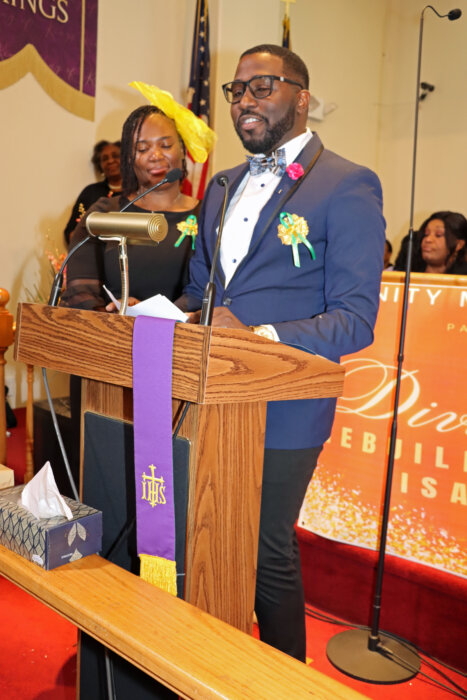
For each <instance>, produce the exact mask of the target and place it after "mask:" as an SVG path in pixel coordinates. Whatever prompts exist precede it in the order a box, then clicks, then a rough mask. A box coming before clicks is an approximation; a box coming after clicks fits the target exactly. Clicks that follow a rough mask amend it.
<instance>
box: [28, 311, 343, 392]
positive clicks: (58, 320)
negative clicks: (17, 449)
mask: <svg viewBox="0 0 467 700" xmlns="http://www.w3.org/2000/svg"><path fill="white" fill-rule="evenodd" d="M133 324H134V319H133V318H129V317H126V316H118V315H114V314H106V313H96V312H93V311H78V310H76V309H60V308H59V309H56V308H51V307H49V306H44V305H41V304H20V305H19V307H18V320H17V325H18V327H19V328H20V329H21V332H20V333H18V334H17V337H16V345H15V358H16V360H17V361H21V362H25V363H26V364H34V365H38V366H40V367H49V368H53V369H55V370H58V371H61V372H67V373H70V374H78V375H79V376H81V377H87V378H89V379H96V380H99V381H101V382H107V383H109V384H116V385H120V386H125V387H131V386H132V366H131V349H132V328H133ZM343 381H344V369H343V368H342V367H340V365H337V364H336V363H334V362H331V361H329V360H327V359H325V358H323V357H320V356H318V355H311V354H309V353H305V352H302V351H301V350H298V349H296V348H292V347H289V346H288V345H283V344H281V343H274V342H272V341H270V340H267V339H265V338H260V337H259V336H256V335H254V334H253V333H250V332H248V331H232V330H230V329H225V328H211V327H208V328H206V327H201V326H194V325H190V324H184V323H178V324H177V325H176V328H175V338H174V354H173V376H172V388H173V396H174V398H178V399H185V400H187V401H194V402H196V403H212V404H218V403H233V402H237V401H247V402H248V401H253V402H255V401H257V400H258V397H260V398H261V400H263V401H279V400H283V399H288V400H291V399H305V398H317V397H322V396H340V394H341V393H342V387H343Z"/></svg>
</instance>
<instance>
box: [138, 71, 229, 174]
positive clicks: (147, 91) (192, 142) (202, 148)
mask: <svg viewBox="0 0 467 700" xmlns="http://www.w3.org/2000/svg"><path fill="white" fill-rule="evenodd" d="M130 86H131V87H134V88H136V90H139V91H140V93H141V94H142V95H144V97H146V99H147V100H149V102H150V103H151V104H152V105H154V106H155V107H158V108H159V109H160V110H162V112H164V114H166V115H167V116H168V117H169V118H170V119H173V120H174V122H175V126H176V127H177V131H178V133H179V134H180V136H181V138H182V140H183V143H184V144H185V146H186V147H187V149H188V151H189V152H190V155H191V157H192V158H193V160H195V161H196V162H197V163H204V162H205V161H206V159H207V157H208V155H209V151H210V150H211V149H212V147H213V146H214V143H215V141H216V139H217V136H216V134H215V133H214V131H213V130H212V129H211V128H210V127H209V126H208V125H207V124H206V123H205V122H203V120H202V119H200V118H199V117H197V116H196V114H193V112H192V111H191V110H189V109H187V108H186V107H183V106H182V105H180V104H178V102H176V101H175V100H174V98H173V97H172V95H171V94H170V92H166V91H165V90H159V88H157V87H156V86H155V85H148V84H147V83H141V82H139V81H137V80H135V81H133V82H132V83H130Z"/></svg>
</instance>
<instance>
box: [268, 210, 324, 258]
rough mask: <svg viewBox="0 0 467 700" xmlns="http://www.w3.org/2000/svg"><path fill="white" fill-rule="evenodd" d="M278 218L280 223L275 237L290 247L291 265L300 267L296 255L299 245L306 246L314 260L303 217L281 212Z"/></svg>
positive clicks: (313, 252) (297, 255) (306, 225)
mask: <svg viewBox="0 0 467 700" xmlns="http://www.w3.org/2000/svg"><path fill="white" fill-rule="evenodd" d="M279 218H280V220H281V223H280V224H279V226H278V227H277V231H278V233H277V235H278V236H279V238H280V239H281V242H282V243H283V244H284V245H291V246H292V255H293V264H294V265H295V267H300V256H299V254H298V244H299V243H303V244H304V245H306V247H307V248H308V250H309V251H310V255H311V257H312V259H313V260H315V259H316V255H315V251H314V250H313V246H312V245H311V243H310V242H309V241H308V240H307V238H306V237H307V235H308V224H307V222H306V220H305V219H304V218H303V216H297V214H289V213H288V212H286V211H283V212H282V213H281V214H280V215H279Z"/></svg>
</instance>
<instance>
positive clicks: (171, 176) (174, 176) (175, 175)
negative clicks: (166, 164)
mask: <svg viewBox="0 0 467 700" xmlns="http://www.w3.org/2000/svg"><path fill="white" fill-rule="evenodd" d="M182 177H183V173H182V171H181V170H180V168H174V169H173V170H169V172H168V173H167V175H166V177H165V181H166V182H175V180H181V179H182Z"/></svg>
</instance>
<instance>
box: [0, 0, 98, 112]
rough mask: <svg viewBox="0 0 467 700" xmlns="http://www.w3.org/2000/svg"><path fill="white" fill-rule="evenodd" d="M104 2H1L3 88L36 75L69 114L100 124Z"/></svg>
mask: <svg viewBox="0 0 467 700" xmlns="http://www.w3.org/2000/svg"><path fill="white" fill-rule="evenodd" d="M97 3H98V0H0V88H7V87H9V86H10V85H13V84H14V83H16V82H17V81H18V80H20V79H21V78H22V77H23V76H24V75H26V74H27V73H32V74H33V75H34V77H35V78H36V80H37V81H38V82H39V83H40V85H41V86H42V87H43V89H44V90H45V91H46V92H47V94H48V95H49V96H50V97H52V99H54V100H55V101H56V102H58V104H60V105H61V106H62V107H64V108H65V109H67V110H68V111H70V112H72V113H73V114H76V115H78V116H80V117H83V118H85V119H90V120H92V119H94V96H95V92H96V49H97Z"/></svg>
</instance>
